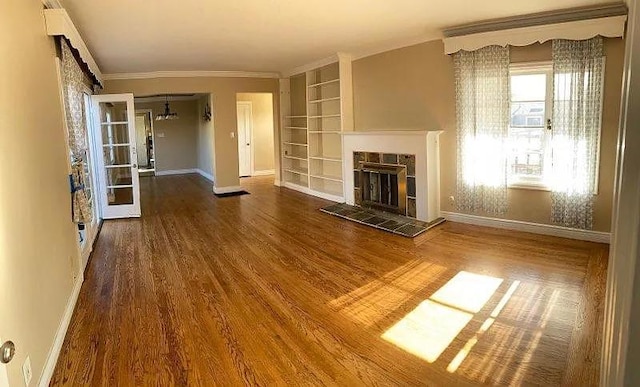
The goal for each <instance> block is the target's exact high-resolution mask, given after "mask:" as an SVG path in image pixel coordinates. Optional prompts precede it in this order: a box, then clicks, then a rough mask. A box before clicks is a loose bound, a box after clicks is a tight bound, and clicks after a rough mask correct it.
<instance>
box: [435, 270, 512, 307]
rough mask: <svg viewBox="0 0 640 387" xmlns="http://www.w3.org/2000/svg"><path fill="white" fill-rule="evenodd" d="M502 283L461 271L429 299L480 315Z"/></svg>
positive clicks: (485, 276)
mask: <svg viewBox="0 0 640 387" xmlns="http://www.w3.org/2000/svg"><path fill="white" fill-rule="evenodd" d="M501 283H502V279H501V278H496V277H491V276H488V275H482V274H474V273H469V272H466V271H461V272H459V273H458V274H456V275H455V277H453V278H451V279H450V280H449V282H447V283H446V284H445V285H444V286H443V287H441V288H440V289H438V291H437V292H435V293H434V294H433V295H432V296H431V297H429V299H431V300H434V301H438V302H440V303H442V304H446V305H450V306H453V307H456V308H458V309H462V310H466V311H468V312H472V313H478V312H479V311H480V309H482V307H483V306H484V305H485V304H486V303H487V301H489V298H491V296H492V295H493V293H495V291H496V289H498V286H500V284H501Z"/></svg>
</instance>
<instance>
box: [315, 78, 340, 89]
mask: <svg viewBox="0 0 640 387" xmlns="http://www.w3.org/2000/svg"><path fill="white" fill-rule="evenodd" d="M336 82H340V78H336V79H332V80H330V81H324V82H319V83H314V84H312V85H309V87H318V86H324V85H329V84H332V83H336Z"/></svg>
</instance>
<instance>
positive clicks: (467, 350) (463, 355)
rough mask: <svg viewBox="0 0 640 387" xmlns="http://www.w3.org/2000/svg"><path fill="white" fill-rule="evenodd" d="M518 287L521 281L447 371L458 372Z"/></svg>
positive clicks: (510, 291) (515, 284)
mask: <svg viewBox="0 0 640 387" xmlns="http://www.w3.org/2000/svg"><path fill="white" fill-rule="evenodd" d="M518 286H520V281H514V282H513V283H512V284H511V286H510V287H509V290H507V292H506V293H505V294H504V296H502V298H501V299H500V302H498V305H496V307H495V308H493V311H492V312H491V317H489V318H487V319H486V320H485V322H484V323H483V324H482V326H481V327H480V329H478V331H477V332H476V334H475V335H473V337H472V338H470V339H469V340H468V341H467V343H466V344H465V345H464V347H462V349H461V350H460V352H458V354H457V355H456V356H455V357H454V358H453V360H451V363H449V365H448V366H447V371H449V372H451V373H453V372H456V370H457V369H458V367H460V364H462V362H463V361H464V359H466V358H467V355H469V353H470V352H471V349H472V348H473V346H474V345H476V343H477V342H478V340H479V339H480V336H482V334H483V333H485V332H486V331H488V330H489V328H490V327H491V325H493V323H494V322H495V321H496V318H497V317H498V315H499V314H500V312H501V311H502V308H504V306H505V305H506V304H507V302H509V299H511V296H513V293H514V292H515V291H516V289H518Z"/></svg>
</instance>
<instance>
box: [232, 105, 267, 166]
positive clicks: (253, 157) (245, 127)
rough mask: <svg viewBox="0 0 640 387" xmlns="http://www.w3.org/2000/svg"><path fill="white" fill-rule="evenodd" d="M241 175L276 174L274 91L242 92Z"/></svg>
mask: <svg viewBox="0 0 640 387" xmlns="http://www.w3.org/2000/svg"><path fill="white" fill-rule="evenodd" d="M236 104H237V121H238V127H237V139H238V176H240V177H249V176H264V175H273V174H274V173H275V167H274V166H275V151H274V137H275V136H274V127H275V123H274V113H273V94H271V93H238V94H237V95H236Z"/></svg>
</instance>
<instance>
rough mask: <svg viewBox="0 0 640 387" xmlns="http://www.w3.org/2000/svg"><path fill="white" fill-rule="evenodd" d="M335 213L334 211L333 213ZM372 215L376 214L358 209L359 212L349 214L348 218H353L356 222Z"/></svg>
mask: <svg viewBox="0 0 640 387" xmlns="http://www.w3.org/2000/svg"><path fill="white" fill-rule="evenodd" d="M333 214H335V215H338V214H336V213H335V212H334V213H333ZM374 216H376V215H375V214H373V213H371V212H369V211H362V210H361V211H360V212H356V213H355V214H353V215H351V216H350V217H349V218H348V219H353V220H356V221H358V222H363V221H364V220H365V219H369V218H373V217H374Z"/></svg>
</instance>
